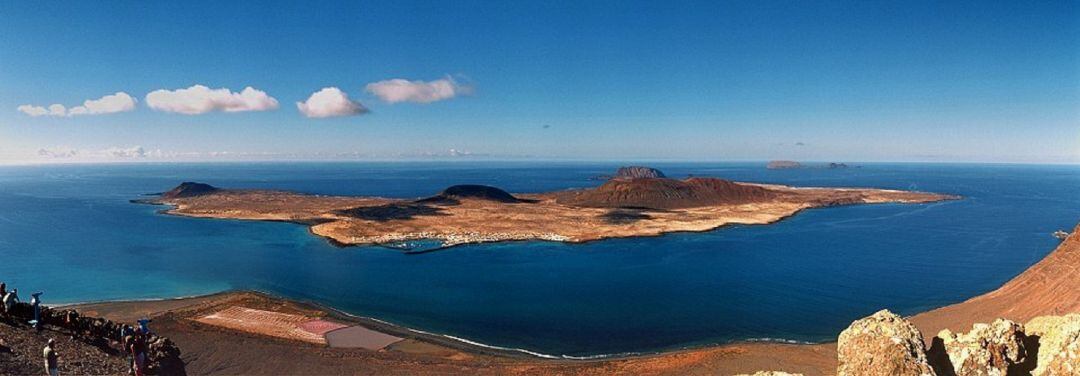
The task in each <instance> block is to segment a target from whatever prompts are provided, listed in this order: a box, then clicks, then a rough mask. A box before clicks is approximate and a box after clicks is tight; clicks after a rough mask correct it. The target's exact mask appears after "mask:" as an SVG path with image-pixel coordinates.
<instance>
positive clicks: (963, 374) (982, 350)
mask: <svg viewBox="0 0 1080 376" xmlns="http://www.w3.org/2000/svg"><path fill="white" fill-rule="evenodd" d="M938 338H940V339H941V344H942V345H943V346H944V350H945V353H946V354H948V360H949V362H950V363H951V365H952V372H953V373H955V374H956V375H957V376H1004V375H1006V374H1012V373H1010V372H1009V370H1010V369H1019V368H1021V367H1022V363H1023V362H1024V361H1025V360H1026V357H1027V349H1026V348H1025V345H1024V343H1025V341H1026V339H1027V336H1026V335H1025V334H1024V327H1023V326H1022V325H1020V324H1017V323H1015V322H1012V321H1009V320H1005V319H997V320H995V321H994V322H993V323H991V324H982V323H979V324H975V325H974V326H973V327H972V328H971V331H970V332H968V333H953V332H951V331H949V330H948V329H945V330H942V331H941V333H939V334H938ZM939 373H940V372H939Z"/></svg>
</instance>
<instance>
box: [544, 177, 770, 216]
mask: <svg viewBox="0 0 1080 376" xmlns="http://www.w3.org/2000/svg"><path fill="white" fill-rule="evenodd" d="M777 195H778V193H776V192H773V191H770V190H768V189H765V188H763V187H759V186H754V185H747V184H739V183H735V182H731V181H728V180H723V179H717V178H689V179H685V180H675V179H665V178H638V179H629V180H627V179H613V180H611V181H608V182H607V183H604V184H603V185H601V186H599V187H597V188H595V189H589V190H581V191H568V192H563V193H560V194H559V195H558V196H557V197H556V201H557V202H559V203H560V204H565V205H572V206H584V207H594V208H648V209H682V208H692V207H700V206H710V205H720V204H743V203H751V202H759V201H766V200H769V199H772V198H775V197H776V196H777Z"/></svg>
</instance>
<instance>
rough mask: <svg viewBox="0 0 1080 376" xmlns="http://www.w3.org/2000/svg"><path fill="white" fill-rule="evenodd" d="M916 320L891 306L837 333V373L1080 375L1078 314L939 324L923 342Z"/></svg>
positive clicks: (855, 375) (840, 375) (842, 375)
mask: <svg viewBox="0 0 1080 376" xmlns="http://www.w3.org/2000/svg"><path fill="white" fill-rule="evenodd" d="M923 343H924V338H923V337H922V334H921V333H920V332H919V330H918V329H917V328H915V325H914V324H912V323H911V322H910V321H908V320H905V319H903V318H901V317H899V316H897V315H895V314H893V313H891V312H889V311H880V312H878V313H875V314H874V315H872V316H870V317H867V318H864V319H861V320H857V321H855V322H854V323H852V324H851V326H850V327H848V328H847V329H846V330H844V331H843V332H841V333H840V338H839V341H838V342H837V344H836V347H837V349H836V350H837V355H838V357H837V360H838V367H837V371H836V373H837V375H838V376H878V375H880V376H886V375H888V376H903V375H911V376H925V375H956V376H1005V375H1033V376H1043V375H1045V376H1051V375H1052V376H1059V375H1062V376H1063V375H1080V314H1069V315H1066V316H1043V317H1038V318H1035V319H1032V320H1031V321H1029V322H1028V323H1027V324H1026V325H1021V324H1018V323H1015V322H1012V321H1009V320H1004V319H997V320H995V321H994V322H992V323H989V324H985V323H977V324H975V325H973V326H972V328H971V330H970V331H968V332H967V333H953V332H951V331H949V330H943V331H942V332H941V333H938V335H937V336H936V337H934V338H932V339H931V343H932V345H931V347H930V348H929V349H927V348H925V346H924V345H923Z"/></svg>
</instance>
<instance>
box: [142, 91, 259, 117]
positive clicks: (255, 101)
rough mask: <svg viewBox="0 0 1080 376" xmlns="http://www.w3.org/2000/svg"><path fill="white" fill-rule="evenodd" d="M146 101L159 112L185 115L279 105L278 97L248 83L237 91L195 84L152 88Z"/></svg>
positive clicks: (238, 110) (253, 109)
mask: <svg viewBox="0 0 1080 376" xmlns="http://www.w3.org/2000/svg"><path fill="white" fill-rule="evenodd" d="M146 104H147V105H148V106H150V108H153V109H155V110H158V111H165V112H176V113H181V114H186V115H198V114H205V113H207V112H210V111H225V112H241V111H268V110H275V109H277V108H278V101H277V99H274V98H273V97H271V96H269V95H267V94H266V92H265V91H262V90H258V89H255V88H253V87H251V86H248V87H246V88H244V90H242V91H240V92H239V93H234V92H232V91H229V89H226V88H220V89H211V88H208V87H206V86H203V85H194V86H192V87H189V88H187V89H177V90H164V89H162V90H155V91H152V92H150V94H147V95H146Z"/></svg>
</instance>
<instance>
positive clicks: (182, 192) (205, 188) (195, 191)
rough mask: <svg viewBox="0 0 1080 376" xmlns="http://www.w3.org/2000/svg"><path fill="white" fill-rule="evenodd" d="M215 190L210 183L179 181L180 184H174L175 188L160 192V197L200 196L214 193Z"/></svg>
mask: <svg viewBox="0 0 1080 376" xmlns="http://www.w3.org/2000/svg"><path fill="white" fill-rule="evenodd" d="M217 191H218V189H217V188H215V187H214V186H212V185H210V184H203V183H195V182H190V181H186V182H183V183H180V185H178V186H176V188H173V189H171V190H169V191H168V192H164V193H162V194H161V198H165V199H170V198H183V197H195V196H202V195H206V194H210V193H214V192H217Z"/></svg>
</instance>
